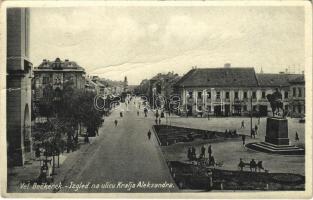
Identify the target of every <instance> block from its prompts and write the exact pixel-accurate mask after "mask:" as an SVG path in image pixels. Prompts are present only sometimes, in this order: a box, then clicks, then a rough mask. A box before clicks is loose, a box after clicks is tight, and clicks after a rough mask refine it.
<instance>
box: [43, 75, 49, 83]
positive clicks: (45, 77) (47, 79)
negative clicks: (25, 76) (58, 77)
mask: <svg viewBox="0 0 313 200" xmlns="http://www.w3.org/2000/svg"><path fill="white" fill-rule="evenodd" d="M49 82H50V78H49V77H47V76H44V77H43V78H42V84H48V83H49Z"/></svg>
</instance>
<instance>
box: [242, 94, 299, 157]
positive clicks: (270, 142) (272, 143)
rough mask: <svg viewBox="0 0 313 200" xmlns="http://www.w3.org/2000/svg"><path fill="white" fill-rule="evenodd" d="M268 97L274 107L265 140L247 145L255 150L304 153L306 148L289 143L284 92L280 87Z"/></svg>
mask: <svg viewBox="0 0 313 200" xmlns="http://www.w3.org/2000/svg"><path fill="white" fill-rule="evenodd" d="M267 99H268V101H269V102H270V105H271V108H272V113H273V116H272V117H268V118H267V120H266V136H265V142H258V143H249V144H247V145H246V146H247V147H248V148H251V149H253V150H258V151H262V152H266V153H275V154H284V155H303V154H304V149H302V148H299V147H296V146H294V145H290V144H289V138H288V119H287V118H286V117H287V115H288V110H284V108H283V102H282V94H281V93H280V92H279V90H278V88H277V89H276V91H275V92H274V93H273V94H268V95H267Z"/></svg>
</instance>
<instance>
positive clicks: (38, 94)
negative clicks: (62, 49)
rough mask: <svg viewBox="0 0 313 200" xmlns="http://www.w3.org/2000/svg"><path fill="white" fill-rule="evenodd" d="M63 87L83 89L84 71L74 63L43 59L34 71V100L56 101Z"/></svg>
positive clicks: (58, 59)
mask: <svg viewBox="0 0 313 200" xmlns="http://www.w3.org/2000/svg"><path fill="white" fill-rule="evenodd" d="M65 86H70V87H72V88H77V89H84V88H85V69H84V68H82V67H81V66H79V65H78V64H77V63H76V62H74V61H69V60H67V59H66V60H64V61H62V60H61V59H60V58H56V59H55V61H49V60H46V59H44V60H43V61H42V63H41V64H40V65H39V66H38V67H36V68H35V69H34V90H35V95H34V100H35V101H39V100H40V99H51V98H53V99H58V98H60V95H61V92H62V90H63V89H64V87H65Z"/></svg>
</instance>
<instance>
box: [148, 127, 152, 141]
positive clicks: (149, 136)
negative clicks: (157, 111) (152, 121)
mask: <svg viewBox="0 0 313 200" xmlns="http://www.w3.org/2000/svg"><path fill="white" fill-rule="evenodd" d="M148 138H149V140H150V138H151V131H150V129H149V131H148Z"/></svg>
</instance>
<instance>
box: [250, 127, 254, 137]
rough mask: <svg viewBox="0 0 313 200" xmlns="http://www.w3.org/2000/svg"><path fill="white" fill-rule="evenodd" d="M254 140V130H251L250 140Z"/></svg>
mask: <svg viewBox="0 0 313 200" xmlns="http://www.w3.org/2000/svg"><path fill="white" fill-rule="evenodd" d="M252 137H253V138H255V130H254V128H253V129H252V130H251V138H252Z"/></svg>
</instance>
